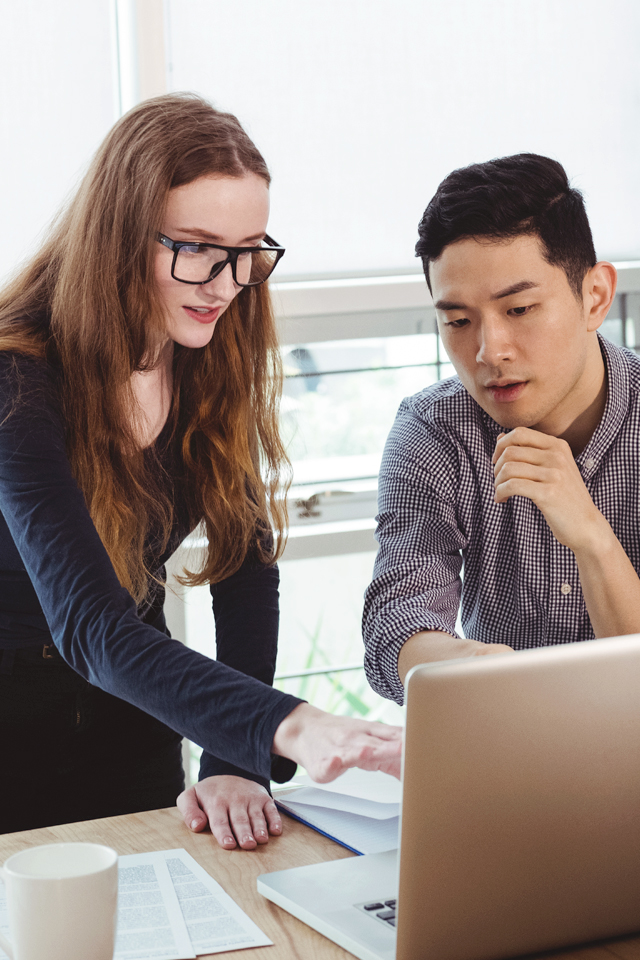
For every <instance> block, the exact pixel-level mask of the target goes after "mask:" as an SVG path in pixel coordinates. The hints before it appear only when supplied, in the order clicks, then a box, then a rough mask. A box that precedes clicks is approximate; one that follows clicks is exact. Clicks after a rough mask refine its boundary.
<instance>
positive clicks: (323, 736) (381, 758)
mask: <svg viewBox="0 0 640 960" xmlns="http://www.w3.org/2000/svg"><path fill="white" fill-rule="evenodd" d="M271 749H272V752H273V753H275V754H277V755H278V756H281V757H289V758H290V759H291V760H295V762H296V763H299V764H300V765H301V766H303V767H304V768H305V770H306V771H307V773H308V774H309V776H310V777H311V779H312V780H316V781H317V782H318V783H329V781H330V780H335V779H336V777H339V776H340V774H341V773H344V772H345V770H348V769H349V767H361V768H362V769H363V770H382V771H383V772H384V773H390V774H392V776H394V777H397V778H398V779H400V758H401V752H402V727H392V726H389V725H388V724H386V723H372V722H371V721H368V720H354V719H352V718H351V717H336V716H334V715H333V714H331V713H325V712H324V710H319V709H318V708H317V707H312V706H311V704H310V703H300V704H298V706H297V707H296V708H295V709H294V710H292V711H291V713H290V714H289V716H288V717H285V718H284V720H283V721H282V723H281V724H280V726H279V727H278V729H277V730H276V733H275V736H274V738H273V746H272V748H271Z"/></svg>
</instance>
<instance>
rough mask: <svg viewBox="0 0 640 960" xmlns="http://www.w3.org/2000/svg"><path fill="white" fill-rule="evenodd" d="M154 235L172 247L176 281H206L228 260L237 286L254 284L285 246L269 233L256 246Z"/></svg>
mask: <svg viewBox="0 0 640 960" xmlns="http://www.w3.org/2000/svg"><path fill="white" fill-rule="evenodd" d="M156 239H157V241H158V243H161V244H162V245H163V246H165V247H167V248H168V249H169V250H172V251H173V263H172V264H171V276H172V277H173V279H174V280H179V281H180V283H208V282H209V280H213V279H214V277H217V276H218V274H220V273H222V271H223V270H224V268H225V267H226V265H227V264H228V263H230V264H231V273H232V276H233V281H234V283H236V284H237V285H238V286H239V287H256V286H257V285H258V284H259V283H264V281H265V280H267V279H268V278H269V277H270V276H271V274H272V273H273V271H274V270H275V267H276V264H277V262H278V260H280V259H281V258H282V257H283V256H284V249H285V248H284V247H279V246H278V244H277V243H276V242H275V240H272V239H271V237H265V238H264V241H263V244H261V245H260V246H257V247H226V246H223V245H222V244H220V243H192V242H189V241H184V240H171V239H170V238H169V237H165V235H164V234H163V233H159V234H158V236H157V237H156Z"/></svg>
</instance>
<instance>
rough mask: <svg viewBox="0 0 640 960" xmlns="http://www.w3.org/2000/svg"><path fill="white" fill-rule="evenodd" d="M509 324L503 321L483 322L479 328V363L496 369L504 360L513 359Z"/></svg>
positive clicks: (477, 358)
mask: <svg viewBox="0 0 640 960" xmlns="http://www.w3.org/2000/svg"><path fill="white" fill-rule="evenodd" d="M510 334H511V331H510V329H509V324H508V323H505V322H504V321H503V320H501V319H486V320H482V321H481V323H480V325H479V328H478V338H479V342H478V352H477V354H476V361H477V363H483V364H485V365H486V366H488V367H495V366H498V365H499V364H500V363H502V362H503V361H504V360H511V359H513V344H512V343H511V335H510Z"/></svg>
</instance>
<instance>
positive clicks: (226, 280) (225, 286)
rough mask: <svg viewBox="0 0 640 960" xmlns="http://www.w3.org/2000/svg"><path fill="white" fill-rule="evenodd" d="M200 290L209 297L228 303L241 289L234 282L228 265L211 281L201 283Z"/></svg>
mask: <svg viewBox="0 0 640 960" xmlns="http://www.w3.org/2000/svg"><path fill="white" fill-rule="evenodd" d="M202 289H203V290H204V291H205V292H206V293H207V294H208V295H209V296H210V297H219V298H220V299H221V300H226V301H229V300H233V298H234V297H235V296H236V294H237V293H238V291H239V290H241V289H242V287H240V286H238V284H237V283H236V282H235V281H234V279H233V273H232V272H231V264H230V263H228V264H227V265H226V267H225V268H224V270H223V271H222V272H221V273H219V274H218V276H217V277H214V278H213V280H208V281H207V283H203V284H202Z"/></svg>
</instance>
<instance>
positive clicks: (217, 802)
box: [176, 775, 282, 850]
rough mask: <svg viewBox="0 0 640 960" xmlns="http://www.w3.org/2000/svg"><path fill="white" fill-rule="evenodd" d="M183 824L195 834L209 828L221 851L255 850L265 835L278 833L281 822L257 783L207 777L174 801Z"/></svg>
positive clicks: (263, 789) (271, 803) (280, 830)
mask: <svg viewBox="0 0 640 960" xmlns="http://www.w3.org/2000/svg"><path fill="white" fill-rule="evenodd" d="M176 802H177V806H178V810H179V811H180V813H181V814H182V816H183V818H184V822H185V823H186V825H187V826H188V827H189V829H190V830H193V831H194V832H195V833H199V832H200V831H201V830H204V829H205V827H207V826H209V827H210V828H211V833H212V834H213V836H214V837H215V838H216V840H217V841H218V843H219V844H220V846H221V847H224V849H225V850H233V849H234V847H236V846H239V847H242V849H243V850H255V848H256V847H257V846H258V844H259V843H268V842H269V834H273V835H274V836H279V835H280V834H281V833H282V820H281V818H280V814H279V813H278V810H277V808H276V805H275V803H274V802H273V799H272V798H271V797H270V796H269V793H268V792H267V791H266V790H265V788H264V787H262V786H260V784H259V783H254V782H253V780H245V779H244V777H233V776H227V775H224V776H217V777H207V778H206V779H205V780H201V781H200V782H199V783H195V784H194V785H193V786H192V787H189V788H188V789H187V790H183V792H182V793H181V794H180V796H179V797H178V799H177V801H176Z"/></svg>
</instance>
